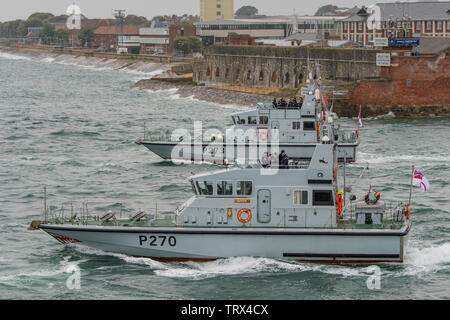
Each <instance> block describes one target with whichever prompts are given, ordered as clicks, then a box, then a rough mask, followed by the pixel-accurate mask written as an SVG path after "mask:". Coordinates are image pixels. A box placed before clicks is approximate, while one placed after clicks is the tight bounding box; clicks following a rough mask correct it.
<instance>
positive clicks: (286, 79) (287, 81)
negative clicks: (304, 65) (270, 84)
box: [284, 72, 290, 84]
mask: <svg viewBox="0 0 450 320" xmlns="http://www.w3.org/2000/svg"><path fill="white" fill-rule="evenodd" d="M289 78H290V76H289V72H287V73H286V75H285V79H284V83H285V84H289Z"/></svg>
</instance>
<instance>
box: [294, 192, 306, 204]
mask: <svg viewBox="0 0 450 320" xmlns="http://www.w3.org/2000/svg"><path fill="white" fill-rule="evenodd" d="M294 204H308V191H300V190H295V191H294Z"/></svg>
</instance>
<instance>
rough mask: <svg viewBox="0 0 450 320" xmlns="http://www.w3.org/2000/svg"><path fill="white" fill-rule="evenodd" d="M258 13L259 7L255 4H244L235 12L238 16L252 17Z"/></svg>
mask: <svg viewBox="0 0 450 320" xmlns="http://www.w3.org/2000/svg"><path fill="white" fill-rule="evenodd" d="M257 14H258V9H256V8H255V7H253V6H243V7H241V8H240V9H238V10H237V11H236V13H235V15H236V17H251V16H255V15H257Z"/></svg>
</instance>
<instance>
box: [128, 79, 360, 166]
mask: <svg viewBox="0 0 450 320" xmlns="http://www.w3.org/2000/svg"><path fill="white" fill-rule="evenodd" d="M304 93H305V99H304V101H303V104H302V105H301V107H294V108H289V107H287V106H286V107H277V106H275V105H274V104H264V103H258V104H257V108H256V109H254V110H250V111H246V112H239V113H235V114H233V115H232V120H233V123H234V125H233V126H232V127H231V128H229V129H227V132H226V134H225V137H224V136H223V135H221V134H213V135H211V136H210V137H203V136H200V137H194V139H191V138H190V136H189V137H187V138H186V136H184V137H179V136H172V137H171V138H170V139H169V136H168V135H166V136H164V137H162V136H161V135H160V134H157V135H156V136H155V135H153V136H152V135H151V134H150V135H148V136H147V134H146V133H144V138H143V139H139V140H137V141H136V144H139V145H143V146H145V147H147V148H148V149H149V150H150V151H152V152H154V153H155V154H157V155H158V156H160V157H161V158H163V159H166V160H168V159H172V160H187V161H198V162H210V163H215V164H226V163H233V162H235V161H236V160H241V161H244V162H245V161H257V159H256V157H259V158H260V157H261V154H262V152H261V151H260V149H261V145H263V146H264V147H263V149H265V148H266V146H267V148H268V149H269V150H273V149H276V150H278V151H274V152H277V153H279V150H284V151H285V152H286V153H287V154H288V156H289V158H291V159H296V160H309V159H311V158H312V155H313V153H314V149H315V145H316V144H317V143H318V142H320V140H321V138H322V137H323V132H321V127H323V125H324V124H325V123H326V122H327V121H328V120H329V119H331V120H333V118H330V116H331V115H330V112H329V110H328V107H327V106H326V103H324V99H323V96H322V93H321V89H320V84H319V83H315V82H314V80H313V79H309V80H308V87H307V90H306V92H304ZM327 119H328V120H327ZM330 124H331V129H330V130H331V132H330V133H329V134H331V135H332V136H333V141H334V142H335V143H337V144H338V160H339V161H340V162H344V161H345V162H353V161H355V160H356V147H357V146H358V145H359V131H358V130H345V129H343V128H341V127H340V125H339V124H337V125H336V124H333V123H332V122H331V123H330ZM144 131H145V130H144ZM252 148H253V149H255V151H256V152H254V153H252V152H251V151H250V149H252Z"/></svg>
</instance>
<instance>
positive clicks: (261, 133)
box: [259, 131, 269, 141]
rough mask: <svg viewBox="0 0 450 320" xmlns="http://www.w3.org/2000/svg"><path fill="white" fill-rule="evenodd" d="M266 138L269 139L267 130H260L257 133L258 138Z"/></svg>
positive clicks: (265, 139)
mask: <svg viewBox="0 0 450 320" xmlns="http://www.w3.org/2000/svg"><path fill="white" fill-rule="evenodd" d="M267 139H269V134H268V133H267V131H261V132H260V133H259V140H261V141H267Z"/></svg>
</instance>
